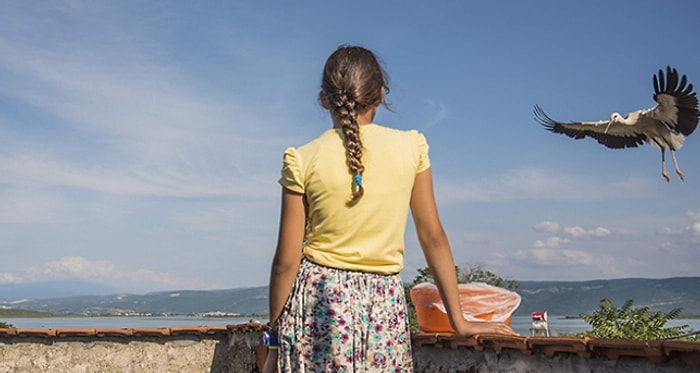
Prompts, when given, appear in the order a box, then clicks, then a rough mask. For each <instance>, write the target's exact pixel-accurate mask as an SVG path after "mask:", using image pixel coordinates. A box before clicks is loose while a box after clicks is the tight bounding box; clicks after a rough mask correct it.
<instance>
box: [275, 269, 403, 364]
mask: <svg viewBox="0 0 700 373" xmlns="http://www.w3.org/2000/svg"><path fill="white" fill-rule="evenodd" d="M278 326H279V338H280V350H279V362H278V363H279V371H280V372H294V373H301V372H412V371H413V365H412V364H413V362H412V360H411V338H410V332H409V327H408V318H407V316H406V299H405V294H404V289H403V283H402V282H401V278H400V277H399V275H380V274H375V273H365V272H355V271H346V270H340V269H335V268H329V267H324V266H321V265H318V264H315V263H312V262H311V261H309V260H306V259H303V260H302V264H301V268H300V270H299V274H298V276H297V279H296V282H295V284H294V288H293V289H292V293H291V295H290V297H289V299H288V300H287V303H286V305H285V308H284V310H283V311H282V314H281V315H280V318H279V319H278Z"/></svg>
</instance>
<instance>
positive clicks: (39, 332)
mask: <svg viewBox="0 0 700 373" xmlns="http://www.w3.org/2000/svg"><path fill="white" fill-rule="evenodd" d="M17 335H18V336H20V337H44V338H48V337H55V336H56V330H55V329H17Z"/></svg>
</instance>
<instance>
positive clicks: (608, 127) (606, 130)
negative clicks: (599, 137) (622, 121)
mask: <svg viewBox="0 0 700 373" xmlns="http://www.w3.org/2000/svg"><path fill="white" fill-rule="evenodd" d="M611 124H612V119H611V120H609V121H608V126H607V127H605V132H603V133H605V134H606V135H607V134H608V130H609V129H610V125H611Z"/></svg>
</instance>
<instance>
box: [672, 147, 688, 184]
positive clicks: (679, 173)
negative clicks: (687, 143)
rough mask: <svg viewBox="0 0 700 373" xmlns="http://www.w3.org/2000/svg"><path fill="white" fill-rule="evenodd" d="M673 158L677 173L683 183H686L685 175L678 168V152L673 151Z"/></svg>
mask: <svg viewBox="0 0 700 373" xmlns="http://www.w3.org/2000/svg"><path fill="white" fill-rule="evenodd" d="M671 158H673V166H674V167H676V173H677V174H678V176H680V178H681V180H682V181H685V174H684V173H683V172H682V171H681V169H680V168H679V167H678V161H677V160H676V152H675V151H674V150H671Z"/></svg>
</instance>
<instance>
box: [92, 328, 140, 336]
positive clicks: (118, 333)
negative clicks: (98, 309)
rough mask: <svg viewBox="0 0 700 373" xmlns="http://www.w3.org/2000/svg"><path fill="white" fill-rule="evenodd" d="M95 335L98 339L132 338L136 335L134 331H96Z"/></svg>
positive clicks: (128, 329)
mask: <svg viewBox="0 0 700 373" xmlns="http://www.w3.org/2000/svg"><path fill="white" fill-rule="evenodd" d="M95 335H97V336H98V337H131V336H132V335H134V329H131V328H123V329H95Z"/></svg>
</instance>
